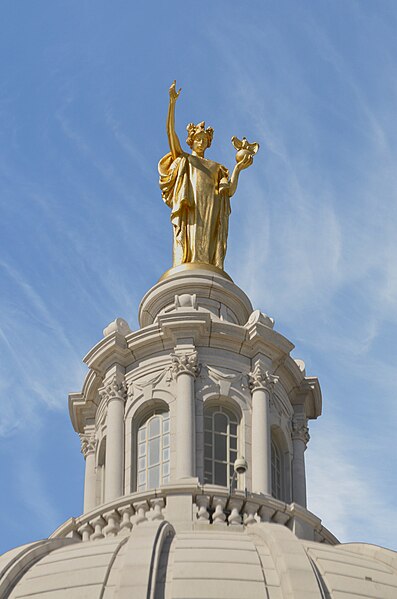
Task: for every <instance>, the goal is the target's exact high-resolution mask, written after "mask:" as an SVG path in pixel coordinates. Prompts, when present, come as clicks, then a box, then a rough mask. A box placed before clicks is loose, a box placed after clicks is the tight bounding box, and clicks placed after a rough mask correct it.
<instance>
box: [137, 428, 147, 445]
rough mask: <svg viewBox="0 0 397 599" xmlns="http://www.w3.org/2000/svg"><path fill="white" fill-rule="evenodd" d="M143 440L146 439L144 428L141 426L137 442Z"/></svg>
mask: <svg viewBox="0 0 397 599" xmlns="http://www.w3.org/2000/svg"><path fill="white" fill-rule="evenodd" d="M145 439H146V426H143V427H142V428H140V429H139V432H138V441H139V443H140V442H141V441H144V440H145Z"/></svg>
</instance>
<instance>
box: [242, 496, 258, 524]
mask: <svg viewBox="0 0 397 599" xmlns="http://www.w3.org/2000/svg"><path fill="white" fill-rule="evenodd" d="M243 511H244V525H245V526H251V525H252V524H256V518H255V514H256V513H257V511H258V506H257V504H256V503H253V502H252V501H247V502H246V503H245V505H244V510H243Z"/></svg>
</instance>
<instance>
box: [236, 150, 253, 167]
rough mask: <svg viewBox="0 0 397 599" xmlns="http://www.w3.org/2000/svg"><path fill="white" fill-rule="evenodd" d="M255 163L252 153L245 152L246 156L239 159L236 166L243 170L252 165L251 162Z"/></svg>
mask: <svg viewBox="0 0 397 599" xmlns="http://www.w3.org/2000/svg"><path fill="white" fill-rule="evenodd" d="M252 163H253V157H252V155H249V154H248V153H247V154H245V156H243V158H242V159H241V160H239V161H238V162H237V164H236V168H237V169H238V170H239V171H243V170H244V169H246V168H248V167H249V166H251V164H252Z"/></svg>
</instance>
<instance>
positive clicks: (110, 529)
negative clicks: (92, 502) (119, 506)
mask: <svg viewBox="0 0 397 599" xmlns="http://www.w3.org/2000/svg"><path fill="white" fill-rule="evenodd" d="M103 517H104V518H105V520H106V522H107V526H105V528H104V529H103V532H104V533H105V535H106V536H107V537H115V536H116V535H117V533H118V532H119V530H120V514H119V513H118V511H117V510H115V509H113V510H110V512H106V513H105V514H103Z"/></svg>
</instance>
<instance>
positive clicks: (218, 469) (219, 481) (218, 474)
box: [214, 462, 228, 487]
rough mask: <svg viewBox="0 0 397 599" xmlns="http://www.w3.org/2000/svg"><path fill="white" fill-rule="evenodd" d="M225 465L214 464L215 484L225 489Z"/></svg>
mask: <svg viewBox="0 0 397 599" xmlns="http://www.w3.org/2000/svg"><path fill="white" fill-rule="evenodd" d="M227 470H228V468H227V464H219V463H218V462H215V480H214V482H215V484H216V485H222V486H224V487H226V485H227Z"/></svg>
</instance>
